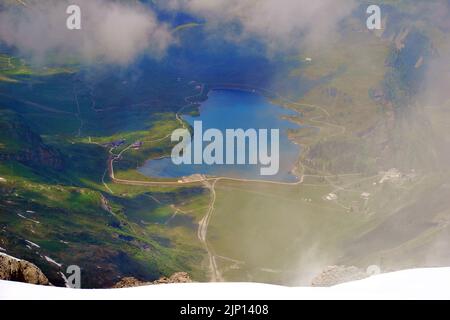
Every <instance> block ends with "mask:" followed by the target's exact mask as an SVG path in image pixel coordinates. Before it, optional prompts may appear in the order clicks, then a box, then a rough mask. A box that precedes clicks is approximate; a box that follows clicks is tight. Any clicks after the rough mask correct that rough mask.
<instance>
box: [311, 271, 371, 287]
mask: <svg viewBox="0 0 450 320" xmlns="http://www.w3.org/2000/svg"><path fill="white" fill-rule="evenodd" d="M368 276H369V275H368V274H367V273H366V272H364V271H363V270H361V269H359V268H357V267H353V266H352V267H347V266H330V267H327V268H326V269H325V270H324V271H322V272H321V273H320V274H319V275H318V276H317V277H315V278H314V279H313V280H312V283H311V285H312V286H313V287H330V286H334V285H337V284H340V283H344V282H349V281H356V280H361V279H364V278H367V277H368Z"/></svg>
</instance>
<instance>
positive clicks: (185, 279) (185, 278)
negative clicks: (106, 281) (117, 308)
mask: <svg viewBox="0 0 450 320" xmlns="http://www.w3.org/2000/svg"><path fill="white" fill-rule="evenodd" d="M189 282H192V280H191V277H190V276H189V274H187V273H186V272H176V273H174V274H173V275H171V276H170V277H169V278H168V277H162V278H160V279H158V280H156V281H153V282H145V281H140V280H138V279H136V278H133V277H126V278H123V279H122V280H120V281H119V282H117V283H116V284H115V285H114V287H113V288H130V287H140V286H148V285H154V284H167V283H189Z"/></svg>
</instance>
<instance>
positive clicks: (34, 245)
mask: <svg viewBox="0 0 450 320" xmlns="http://www.w3.org/2000/svg"><path fill="white" fill-rule="evenodd" d="M25 242H26V243H28V244H29V245H32V246H33V247H36V248H40V247H41V246H40V245H38V244H36V243H34V242H31V241H30V240H25Z"/></svg>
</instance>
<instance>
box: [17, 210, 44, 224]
mask: <svg viewBox="0 0 450 320" xmlns="http://www.w3.org/2000/svg"><path fill="white" fill-rule="evenodd" d="M17 215H18V216H19V217H21V218H22V219H25V220H30V221H32V222H34V223H37V224H40V222H39V221H37V220H33V219H31V218H28V217H25V216H24V215H22V214H20V213H18V214H17Z"/></svg>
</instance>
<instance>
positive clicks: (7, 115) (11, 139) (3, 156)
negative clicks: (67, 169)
mask: <svg viewBox="0 0 450 320" xmlns="http://www.w3.org/2000/svg"><path fill="white" fill-rule="evenodd" d="M0 132H1V133H2V134H1V135H0V146H1V148H0V160H1V161H18V162H21V163H24V164H26V165H30V166H42V167H50V168H52V169H56V170H61V169H63V165H64V164H63V162H64V161H63V156H62V154H61V153H60V152H59V151H58V150H57V149H55V148H53V147H51V146H48V145H46V144H45V143H44V142H43V140H42V138H41V136H40V135H39V134H37V133H35V132H34V131H32V130H31V128H30V127H29V126H28V124H27V123H26V121H25V120H24V119H23V118H21V117H20V116H18V115H16V114H14V113H11V112H5V111H1V112H0Z"/></svg>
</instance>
